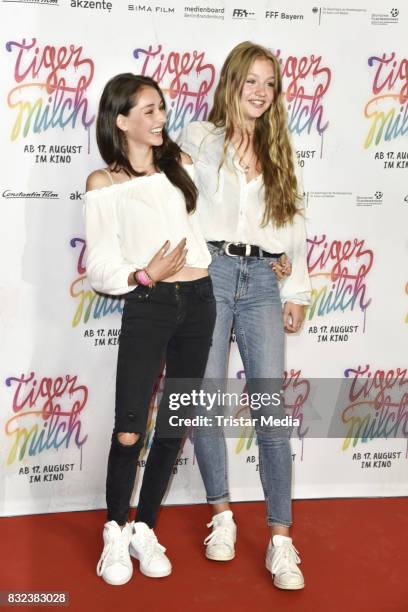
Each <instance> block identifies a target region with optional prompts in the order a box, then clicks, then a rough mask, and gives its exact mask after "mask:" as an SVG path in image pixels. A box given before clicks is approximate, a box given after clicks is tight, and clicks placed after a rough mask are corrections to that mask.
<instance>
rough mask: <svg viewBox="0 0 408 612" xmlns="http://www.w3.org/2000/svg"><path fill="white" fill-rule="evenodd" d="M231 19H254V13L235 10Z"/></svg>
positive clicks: (239, 9)
mask: <svg viewBox="0 0 408 612" xmlns="http://www.w3.org/2000/svg"><path fill="white" fill-rule="evenodd" d="M232 18H233V19H255V13H254V12H253V11H247V10H246V9H241V8H235V9H233V11H232Z"/></svg>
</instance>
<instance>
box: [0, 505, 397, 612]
mask: <svg viewBox="0 0 408 612" xmlns="http://www.w3.org/2000/svg"><path fill="white" fill-rule="evenodd" d="M233 509H234V513H235V518H236V521H237V523H238V543H237V556H236V558H235V559H234V560H233V561H231V562H228V563H217V562H213V561H207V560H206V559H205V557H204V554H203V546H202V541H203V539H204V537H205V536H206V534H207V529H206V528H205V523H206V522H208V521H209V520H210V519H209V511H208V508H207V507H206V506H204V505H198V506H177V507H167V508H164V509H163V510H162V512H161V516H160V521H159V526H158V528H157V534H158V537H159V540H160V542H162V543H163V544H164V545H165V546H167V550H168V554H169V556H170V558H171V560H172V563H173V574H172V575H171V576H169V577H168V578H162V579H151V578H146V577H145V576H143V575H142V574H140V572H139V571H138V566H137V562H134V564H135V566H134V567H135V572H134V575H133V578H132V580H131V581H130V582H129V583H128V584H126V585H124V586H121V587H112V586H109V585H107V584H105V583H104V582H103V581H102V580H101V579H99V578H98V577H97V576H96V574H95V566H96V563H97V561H98V558H99V555H100V553H101V550H102V525H103V522H104V515H105V513H104V512H102V511H98V512H71V513H63V514H49V515H37V516H29V517H15V518H4V519H1V520H0V543H1V557H2V560H1V578H0V589H1V590H3V591H4V590H25V591H27V590H35V591H39V590H44V591H52V590H56V591H68V592H69V594H70V605H69V607H66V608H54V607H47V608H45V607H43V606H41V607H36V608H28V607H19V608H18V609H20V610H22V609H44V610H45V609H47V610H50V609H60V610H64V609H65V610H69V611H70V612H74V611H75V612H76V611H81V612H82V611H84V612H88V611H89V612H93V611H94V610H95V611H98V612H99V611H104V610H115V609H117V610H132V611H133V610H134V611H135V612H136V611H141V612H156V611H157V612H159V611H160V612H161V611H169V612H173V611H176V610H177V611H180V612H181V611H183V612H184V611H186V612H187V611H188V612H190V611H199V612H201V611H208V612H210V611H212V610H220V611H225V612H230V611H231V612H241V611H242V612H251V611H253V612H258V611H264V610H265V611H269V610H271V611H274V612H285V611H288V612H291V611H292V610H293V611H296V612H306V611H307V612H309V611H310V612H326V611H327V612H340V611H341V612H388V611H390V612H391V611H392V612H408V499H407V498H396V499H346V500H313V501H309V500H308V501H296V502H294V519H295V527H294V529H293V537H294V541H295V545H296V547H297V548H298V550H299V551H300V553H301V557H302V565H301V567H302V569H303V572H304V575H305V580H306V587H305V589H304V590H303V591H293V592H287V591H279V590H278V589H276V588H275V587H274V586H273V585H272V581H271V577H270V575H269V574H268V572H267V571H266V569H265V568H264V552H265V548H266V544H267V539H268V536H267V532H266V529H265V524H264V505H263V504H262V503H240V504H234V506H233ZM4 609H6V608H4ZM13 609H16V610H17V607H15V608H13Z"/></svg>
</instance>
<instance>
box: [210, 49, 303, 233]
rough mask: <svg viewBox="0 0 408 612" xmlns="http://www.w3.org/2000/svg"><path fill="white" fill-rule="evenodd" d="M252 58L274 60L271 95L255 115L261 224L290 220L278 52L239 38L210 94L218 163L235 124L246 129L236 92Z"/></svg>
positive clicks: (292, 203)
mask: <svg viewBox="0 0 408 612" xmlns="http://www.w3.org/2000/svg"><path fill="white" fill-rule="evenodd" d="M256 59H266V60H269V61H270V62H271V63H272V65H273V70H274V76H275V84H274V99H273V101H272V104H271V106H270V108H269V109H268V110H267V111H265V112H264V113H263V115H262V116H261V117H259V118H258V119H256V121H255V131H254V135H253V146H254V152H255V154H256V156H257V159H258V162H259V164H260V166H261V168H262V175H263V182H264V188H265V210H264V215H263V219H262V227H265V226H266V225H267V224H268V223H269V222H272V223H273V224H274V225H276V227H282V226H283V225H285V224H286V223H288V222H289V223H291V222H292V220H293V217H294V216H295V214H296V213H297V212H298V207H297V202H298V201H299V200H300V199H301V196H300V194H299V193H298V184H297V180H296V175H295V170H294V165H293V151H292V147H291V144H290V139H289V131H288V125H287V116H286V109H285V106H284V102H283V95H282V76H281V72H280V68H279V63H278V60H277V58H276V57H275V56H274V55H273V54H272V53H271V52H270V51H269V50H268V49H266V48H265V47H262V46H261V45H256V44H254V43H251V42H248V41H246V42H242V43H240V44H239V45H237V46H236V47H234V49H232V51H231V52H230V53H229V55H228V57H227V59H226V60H225V62H224V65H223V67H222V69H221V75H220V81H219V83H218V85H217V88H216V90H215V94H214V105H213V108H212V110H211V112H210V114H209V116H208V120H209V121H210V122H211V123H213V124H214V125H215V126H216V127H218V128H224V129H225V140H224V150H223V155H222V159H221V162H220V167H221V166H222V164H223V163H224V162H225V159H226V155H227V148H228V145H229V143H230V142H231V139H232V137H233V134H234V128H238V129H239V130H240V132H241V134H247V128H246V126H245V120H244V117H243V114H242V110H241V104H240V100H241V92H242V88H243V86H244V83H245V80H246V78H247V75H248V72H249V71H250V69H251V66H252V64H253V62H254V61H255V60H256Z"/></svg>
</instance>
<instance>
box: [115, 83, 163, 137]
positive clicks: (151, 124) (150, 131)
mask: <svg viewBox="0 0 408 612" xmlns="http://www.w3.org/2000/svg"><path fill="white" fill-rule="evenodd" d="M165 123H166V111H165V109H164V104H163V100H162V98H161V96H160V94H159V93H158V91H156V90H155V89H154V88H153V87H148V86H147V87H142V88H141V89H140V90H139V91H138V93H137V96H136V103H135V105H134V106H133V107H132V108H131V109H130V111H129V113H128V114H127V115H118V116H117V118H116V125H117V126H118V128H119V129H120V130H122V131H123V132H124V134H125V136H126V140H127V142H128V144H130V143H134V144H136V145H139V146H140V145H145V146H150V147H158V146H160V145H162V144H163V127H164V125H165Z"/></svg>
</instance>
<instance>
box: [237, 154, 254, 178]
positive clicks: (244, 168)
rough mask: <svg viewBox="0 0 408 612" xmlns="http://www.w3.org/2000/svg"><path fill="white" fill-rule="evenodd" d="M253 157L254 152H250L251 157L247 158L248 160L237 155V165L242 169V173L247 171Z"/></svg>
mask: <svg viewBox="0 0 408 612" xmlns="http://www.w3.org/2000/svg"><path fill="white" fill-rule="evenodd" d="M253 157H254V154H253V153H252V155H251V157H250V158H249V160H246V159H245V157H239V155H238V158H239V162H238V163H239V166H240V168H242V171H243V172H244V174H248V172H249V171H250V169H251V163H252V159H253Z"/></svg>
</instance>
